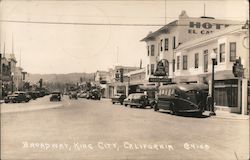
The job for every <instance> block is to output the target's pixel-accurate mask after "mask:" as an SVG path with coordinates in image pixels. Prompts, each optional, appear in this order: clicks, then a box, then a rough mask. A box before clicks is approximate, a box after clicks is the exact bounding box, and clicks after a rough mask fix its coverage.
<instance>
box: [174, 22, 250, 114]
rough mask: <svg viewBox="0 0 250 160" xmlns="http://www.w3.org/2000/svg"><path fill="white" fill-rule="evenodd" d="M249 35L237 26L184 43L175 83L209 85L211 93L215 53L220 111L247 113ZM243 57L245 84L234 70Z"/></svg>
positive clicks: (178, 54) (216, 95) (177, 55)
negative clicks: (236, 63)
mask: <svg viewBox="0 0 250 160" xmlns="http://www.w3.org/2000/svg"><path fill="white" fill-rule="evenodd" d="M248 34H249V32H248V29H242V26H241V25H235V26H230V27H227V28H226V29H224V30H221V31H219V32H216V33H213V34H209V35H207V36H204V37H200V38H196V39H194V40H190V41H187V42H185V43H183V44H181V45H180V47H178V49H176V51H175V53H174V59H177V62H176V64H175V68H176V70H175V72H174V78H173V79H174V81H175V82H178V83H180V82H196V83H208V84H209V86H210V92H211V72H212V59H211V54H212V52H214V53H216V62H217V63H216V65H215V68H214V70H215V76H214V78H215V103H216V107H217V109H223V110H229V111H230V112H237V113H240V112H243V113H244V114H246V112H247V110H246V109H247V87H248V78H249V49H248V48H247V47H246V46H244V43H246V42H245V41H246V40H248ZM239 57H241V59H242V60H241V61H242V64H243V67H244V69H245V72H244V77H243V79H242V82H240V81H238V79H239V78H237V77H234V75H233V71H232V68H233V64H234V63H235V61H236V59H238V58H239ZM241 83H242V84H241ZM241 85H242V87H241ZM241 106H243V107H242V108H244V111H242V108H241Z"/></svg>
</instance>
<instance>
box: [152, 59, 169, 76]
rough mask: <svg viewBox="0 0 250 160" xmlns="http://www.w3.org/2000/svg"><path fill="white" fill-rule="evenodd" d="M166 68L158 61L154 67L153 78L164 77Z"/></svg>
mask: <svg viewBox="0 0 250 160" xmlns="http://www.w3.org/2000/svg"><path fill="white" fill-rule="evenodd" d="M166 75H167V74H166V67H165V65H164V63H163V62H162V61H159V62H158V63H157V66H156V70H155V73H154V76H166Z"/></svg>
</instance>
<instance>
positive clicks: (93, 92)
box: [87, 89, 101, 100]
mask: <svg viewBox="0 0 250 160" xmlns="http://www.w3.org/2000/svg"><path fill="white" fill-rule="evenodd" d="M87 99H98V100H100V99H101V92H100V91H99V90H97V89H92V90H91V91H89V92H88V93H87Z"/></svg>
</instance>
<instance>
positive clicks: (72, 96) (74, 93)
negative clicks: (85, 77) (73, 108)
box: [69, 92, 77, 99]
mask: <svg viewBox="0 0 250 160" xmlns="http://www.w3.org/2000/svg"><path fill="white" fill-rule="evenodd" d="M72 98H74V99H77V92H70V94H69V99H72Z"/></svg>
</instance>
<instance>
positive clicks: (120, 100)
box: [111, 94, 126, 105]
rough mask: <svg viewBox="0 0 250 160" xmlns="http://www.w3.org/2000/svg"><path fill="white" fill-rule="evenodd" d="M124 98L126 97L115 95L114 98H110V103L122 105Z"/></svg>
mask: <svg viewBox="0 0 250 160" xmlns="http://www.w3.org/2000/svg"><path fill="white" fill-rule="evenodd" d="M125 98H126V95H124V94H116V95H114V97H112V98H111V102H112V103H113V104H115V103H120V104H121V105H122V104H123V101H124V99H125Z"/></svg>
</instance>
